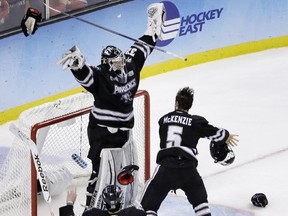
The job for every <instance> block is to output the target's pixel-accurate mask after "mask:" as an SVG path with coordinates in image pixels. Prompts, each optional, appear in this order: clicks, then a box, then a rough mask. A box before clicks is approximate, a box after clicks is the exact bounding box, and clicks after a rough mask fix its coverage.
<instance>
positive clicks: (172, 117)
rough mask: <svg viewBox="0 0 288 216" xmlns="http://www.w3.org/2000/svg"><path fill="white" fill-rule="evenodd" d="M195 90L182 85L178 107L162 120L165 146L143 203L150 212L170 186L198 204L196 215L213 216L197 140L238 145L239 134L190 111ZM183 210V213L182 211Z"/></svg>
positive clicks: (146, 189) (157, 205)
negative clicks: (202, 172)
mask: <svg viewBox="0 0 288 216" xmlns="http://www.w3.org/2000/svg"><path fill="white" fill-rule="evenodd" d="M193 98H194V91H193V89H191V88H189V87H185V88H183V89H180V90H179V91H178V93H177V95H176V100H175V110H174V111H172V112H169V113H168V114H166V115H164V116H163V117H161V118H160V120H159V122H158V123H159V136H160V148H161V150H160V151H159V152H158V154H157V160H156V162H157V164H158V166H157V167H156V169H155V172H154V174H153V177H152V178H151V179H149V180H148V181H147V183H146V185H145V188H144V191H143V194H142V198H141V205H142V206H143V208H144V210H145V211H146V213H147V215H149V216H156V215H157V211H158V209H159V207H160V205H161V203H162V201H163V200H164V199H165V197H166V196H167V193H168V192H169V191H170V190H177V189H182V190H183V191H184V192H185V194H186V196H187V198H188V201H189V202H190V203H191V205H192V206H193V208H194V211H195V214H196V216H211V212H210V209H209V206H208V200H207V192H206V189H205V186H204V183H203V181H202V178H201V176H200V175H199V173H198V171H197V165H198V161H197V158H196V155H197V143H198V140H199V139H200V138H207V139H210V140H212V141H214V142H226V143H225V144H227V145H230V146H235V145H236V144H237V142H238V140H237V139H236V137H235V136H236V135H233V134H229V132H228V131H227V130H225V129H221V128H217V127H214V126H212V125H211V124H209V122H208V121H207V120H206V119H205V118H203V117H201V116H197V115H190V114H189V113H188V111H189V110H190V108H191V107H192V103H193ZM179 214H180V213H179Z"/></svg>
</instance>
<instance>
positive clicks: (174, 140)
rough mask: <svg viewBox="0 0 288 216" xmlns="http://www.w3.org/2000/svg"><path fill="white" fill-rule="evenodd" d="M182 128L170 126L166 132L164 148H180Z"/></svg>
mask: <svg viewBox="0 0 288 216" xmlns="http://www.w3.org/2000/svg"><path fill="white" fill-rule="evenodd" d="M182 133H183V127H180V126H177V125H170V126H169V127H168V132H167V141H166V147H167V148H170V147H173V146H181V142H182Z"/></svg>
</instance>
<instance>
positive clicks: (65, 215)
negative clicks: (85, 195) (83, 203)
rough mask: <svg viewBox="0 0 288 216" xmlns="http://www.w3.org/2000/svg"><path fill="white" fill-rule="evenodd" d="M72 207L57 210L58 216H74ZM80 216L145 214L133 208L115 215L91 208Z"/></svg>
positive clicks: (130, 215)
mask: <svg viewBox="0 0 288 216" xmlns="http://www.w3.org/2000/svg"><path fill="white" fill-rule="evenodd" d="M73 209H74V207H73V206H72V205H66V206H63V207H60V208H59V216H75V213H74V210H73ZM82 216H146V212H145V211H144V210H142V209H138V208H136V207H134V206H132V207H129V208H125V209H122V210H120V212H118V213H116V214H111V213H108V212H107V211H104V210H100V209H97V208H91V209H89V210H87V211H85V212H84V213H83V214H82Z"/></svg>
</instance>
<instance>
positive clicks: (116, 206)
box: [59, 185, 146, 216]
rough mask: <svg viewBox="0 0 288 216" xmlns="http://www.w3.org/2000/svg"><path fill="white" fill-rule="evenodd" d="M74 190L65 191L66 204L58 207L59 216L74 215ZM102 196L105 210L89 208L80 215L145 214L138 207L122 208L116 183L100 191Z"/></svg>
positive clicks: (131, 215) (116, 215)
mask: <svg viewBox="0 0 288 216" xmlns="http://www.w3.org/2000/svg"><path fill="white" fill-rule="evenodd" d="M76 197H77V194H76V190H75V189H73V190H69V191H68V193H67V205H66V206H63V207H61V208H59V215H60V216H74V215H75V214H74V210H73V208H74V207H73V205H74V202H75V200H76ZM102 197H103V200H104V203H105V205H106V210H100V209H97V208H91V209H89V210H87V211H85V212H84V213H83V214H82V216H95V215H97V216H111V215H114V216H128V215H129V216H146V213H145V211H144V210H143V209H142V208H141V207H139V208H137V207H135V206H132V207H128V208H124V209H122V208H121V207H122V202H123V199H122V191H121V188H120V187H118V186H116V185H108V186H107V187H105V188H104V190H103V191H102Z"/></svg>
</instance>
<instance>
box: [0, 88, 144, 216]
mask: <svg viewBox="0 0 288 216" xmlns="http://www.w3.org/2000/svg"><path fill="white" fill-rule="evenodd" d="M92 105H93V96H92V95H91V94H90V93H87V92H83V93H79V94H76V95H72V96H69V97H66V98H62V99H60V100H57V101H55V102H50V103H46V104H43V105H40V106H38V107H35V108H31V109H29V110H26V111H24V112H23V113H22V114H21V115H20V117H19V122H18V127H19V128H20V130H21V131H23V132H24V133H25V134H27V135H28V136H29V137H30V136H32V138H33V136H34V139H36V142H37V148H38V151H39V155H40V157H41V159H42V166H43V169H44V170H46V171H47V172H50V173H53V172H55V171H57V170H59V168H60V169H61V168H62V167H65V169H68V170H69V172H70V173H71V174H72V176H73V178H74V179H77V178H79V177H83V176H84V177H87V178H88V177H89V176H90V172H91V163H90V160H89V159H88V158H87V157H86V156H87V153H88V150H89V143H88V138H87V125H88V117H89V110H90V108H91V106H92ZM83 110H84V112H85V113H84V114H83ZM78 113H81V115H80V114H79V115H78ZM134 114H135V126H134V128H133V138H134V140H135V143H136V145H137V148H138V156H139V164H140V170H139V179H140V182H142V183H143V184H144V181H145V163H146V160H147V163H149V159H147V158H145V148H146V147H145V146H146V141H147V140H145V127H144V125H145V122H146V121H147V120H149V118H148V119H145V118H146V116H145V97H144V96H143V95H141V96H139V97H136V98H135V100H134ZM146 114H147V113H146ZM39 123H41V124H44V127H42V126H40V128H39V129H37V128H36V129H35V127H34V126H35V124H39ZM146 123H147V122H146ZM33 134H34V135H33ZM148 149H149V148H148ZM73 154H77V155H78V156H80V157H81V159H82V160H84V161H85V162H86V163H87V164H88V165H87V167H86V168H82V167H81V166H79V165H78V164H77V163H76V162H75V161H74V160H73V158H72V155H73ZM84 182H85V181H84ZM35 196H36V194H31V160H30V151H29V148H28V147H27V145H25V144H24V143H23V142H21V141H20V140H19V139H16V138H15V140H14V142H13V144H12V147H11V150H10V152H9V154H8V155H7V157H6V160H5V162H4V164H3V166H2V168H1V170H0V215H1V216H2V215H3V216H4V215H5V216H10V215H11V216H18V215H19V216H20V215H21V216H22V215H33V214H32V213H31V208H33V207H32V206H31V200H32V199H35ZM36 199H37V196H36Z"/></svg>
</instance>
